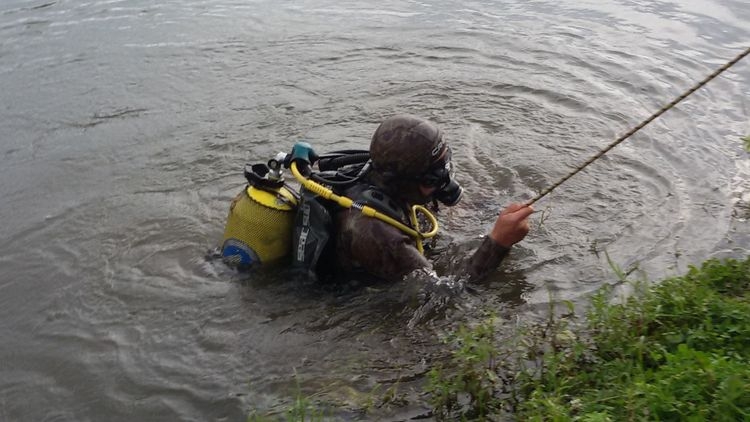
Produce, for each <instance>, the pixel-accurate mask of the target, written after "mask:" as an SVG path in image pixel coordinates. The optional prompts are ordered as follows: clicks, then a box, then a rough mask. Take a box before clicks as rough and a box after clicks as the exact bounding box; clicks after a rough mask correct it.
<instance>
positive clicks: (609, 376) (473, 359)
mask: <svg viewBox="0 0 750 422" xmlns="http://www.w3.org/2000/svg"><path fill="white" fill-rule="evenodd" d="M635 287H636V289H635V293H634V294H633V295H632V296H630V297H629V298H628V299H627V300H624V302H623V303H619V304H612V303H610V299H611V294H612V292H611V291H610V290H609V289H603V290H602V291H600V292H599V293H598V294H596V295H595V296H594V297H593V298H592V300H591V306H590V307H589V310H588V312H587V314H586V315H585V319H584V321H581V322H580V323H576V321H577V320H576V319H575V316H574V313H573V311H574V309H573V306H572V304H570V303H567V302H566V303H564V305H565V306H564V307H562V310H560V309H559V308H561V307H560V306H559V305H557V306H555V305H552V306H551V309H550V312H549V315H550V317H549V318H548V319H547V320H546V321H544V322H541V323H536V324H531V325H528V326H525V327H520V328H519V329H518V332H517V334H516V335H515V336H514V337H513V338H512V339H507V338H506V339H498V338H496V332H497V330H496V329H495V327H496V325H497V321H496V320H495V319H489V320H488V321H485V322H484V323H482V324H479V325H478V326H476V327H472V328H462V329H461V330H459V331H458V332H457V333H456V334H455V335H454V336H452V337H451V338H449V339H448V340H447V341H448V342H450V343H451V344H453V346H454V352H453V354H452V359H451V360H450V362H447V363H446V364H445V365H443V366H440V367H436V368H435V369H434V370H433V371H432V373H431V375H430V379H429V381H428V385H427V387H426V391H427V392H428V394H429V397H430V400H431V404H432V407H433V414H434V416H435V418H436V419H438V420H496V419H504V418H508V417H511V418H513V419H517V420H530V421H642V420H659V421H741V420H750V258H748V259H746V260H744V261H738V260H726V261H717V260H710V261H707V262H705V263H704V264H703V265H702V266H701V267H700V268H691V269H690V271H689V272H688V273H687V274H685V275H684V276H682V277H676V278H670V279H667V280H663V281H662V282H660V283H656V284H653V285H648V284H646V283H636V285H635Z"/></svg>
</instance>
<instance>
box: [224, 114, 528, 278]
mask: <svg viewBox="0 0 750 422" xmlns="http://www.w3.org/2000/svg"><path fill="white" fill-rule="evenodd" d="M451 158H452V157H451V149H450V147H449V146H448V144H447V142H446V141H445V140H444V139H443V135H442V132H441V131H440V129H439V128H438V127H437V126H436V125H435V124H433V123H432V122H429V121H427V120H424V119H422V118H419V117H416V116H412V115H397V116H394V117H391V118H388V119H386V120H385V121H383V122H382V123H381V124H380V126H378V128H377V130H376V131H375V133H374V135H373V137H372V140H371V142H370V148H369V150H345V151H336V152H333V153H330V154H327V155H324V156H318V155H317V154H316V153H315V152H314V151H313V148H312V147H311V146H310V144H308V143H306V142H297V143H296V144H295V145H294V148H293V149H292V152H291V153H289V154H286V153H283V152H282V153H279V154H278V155H277V156H276V157H275V158H273V159H271V160H269V161H268V163H267V164H253V165H250V164H248V165H246V166H245V178H246V179H247V181H248V185H247V186H246V187H245V188H244V189H243V190H242V191H241V192H240V193H239V194H238V195H237V196H236V197H235V199H234V200H233V201H232V203H231V205H230V210H229V217H228V220H227V225H226V228H225V232H224V243H223V246H222V251H221V254H222V258H223V259H224V261H225V262H227V263H228V264H230V265H232V266H235V267H237V268H238V269H244V268H247V269H251V268H255V267H258V266H261V265H265V264H270V263H273V262H282V261H283V260H284V258H286V257H288V256H290V255H291V258H292V264H293V265H292V267H293V268H295V269H298V270H302V271H304V272H305V273H306V274H307V275H309V276H311V277H312V278H316V279H320V278H326V279H328V278H331V277H336V276H337V275H339V274H342V273H346V274H348V273H354V272H364V273H366V274H370V275H373V276H375V277H377V278H381V279H387V280H395V279H399V278H401V277H403V276H405V275H407V274H409V273H412V272H415V274H416V272H417V270H422V271H421V272H420V274H426V275H427V277H428V278H434V276H436V274H435V273H434V271H433V270H432V264H431V263H430V261H429V260H428V259H427V258H426V257H425V256H424V252H425V245H424V241H425V240H429V239H431V238H432V237H434V236H435V235H436V234H437V231H438V223H437V219H436V218H435V216H434V215H433V214H432V212H431V211H430V209H428V206H430V205H431V206H432V208H433V210H434V209H436V208H437V204H438V202H439V203H442V204H444V205H446V206H453V205H456V204H457V203H458V202H459V201H460V199H461V197H462V195H463V189H462V188H461V186H460V185H459V184H458V183H457V182H456V180H455V179H454V178H453V163H452V161H451ZM315 166H317V169H315ZM283 168H288V169H290V170H291V172H292V174H293V175H294V178H295V179H296V181H298V182H299V183H300V184H301V186H300V188H299V191H297V189H296V188H295V187H294V186H291V185H289V184H288V183H287V182H286V181H285V179H284V177H283V175H282V172H283ZM532 212H533V209H532V208H531V207H530V206H525V205H522V204H511V205H509V206H508V207H507V208H505V209H504V210H503V211H502V212H501V213H500V215H499V216H498V217H497V219H496V221H495V223H494V226H493V227H492V230H491V231H490V233H489V234H488V235H487V236H486V238H485V239H484V240H483V242H482V243H481V245H480V246H479V248H478V249H477V250H476V251H475V252H474V254H473V255H472V256H470V257H468V258H467V259H465V260H464V262H463V265H464V267H463V268H462V270H461V271H460V276H461V278H462V279H466V277H464V276H468V280H466V281H475V280H477V279H479V278H481V277H483V276H484V275H486V274H487V273H489V272H490V271H492V270H494V269H495V268H497V266H498V265H499V264H500V262H501V261H502V260H503V258H504V257H505V256H506V255H507V254H508V251H509V250H510V248H511V247H512V246H513V245H514V244H516V243H518V242H520V241H521V240H522V239H523V238H524V237H525V236H526V234H527V233H528V231H529V223H528V216H529V215H530V214H531V213H532ZM425 227H427V228H425Z"/></svg>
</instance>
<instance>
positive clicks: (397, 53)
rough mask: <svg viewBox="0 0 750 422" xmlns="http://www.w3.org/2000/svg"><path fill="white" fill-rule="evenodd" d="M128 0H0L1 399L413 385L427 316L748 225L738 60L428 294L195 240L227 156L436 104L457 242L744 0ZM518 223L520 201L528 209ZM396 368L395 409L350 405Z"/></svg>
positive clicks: (68, 406)
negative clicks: (524, 228) (321, 279)
mask: <svg viewBox="0 0 750 422" xmlns="http://www.w3.org/2000/svg"><path fill="white" fill-rule="evenodd" d="M370 3H371V2H360V1H347V2H339V1H324V0H315V1H307V2H302V3H300V2H296V3H295V2H276V1H267V0H260V1H242V2H240V1H227V0H205V1H196V0H186V1H180V2H174V1H171V2H166V1H165V2H151V1H145V0H107V1H82V0H67V1H66V0H60V1H44V0H41V1H19V0H6V1H4V2H2V5H0V99H1V100H2V101H1V102H0V153H1V154H0V198H2V202H1V203H0V216H2V221H3V223H2V225H0V239H2V246H0V336H1V337H0V338H2V346H0V420H9V421H40V420H49V421H52V420H54V421H68V420H69V421H86V420H111V421H116V420H197V421H205V420H244V418H245V417H246V416H247V415H248V414H249V413H250V412H252V411H253V410H254V409H256V410H258V411H260V412H273V411H283V409H285V407H286V406H287V405H288V403H289V402H290V400H291V398H292V397H293V396H294V395H295V394H297V391H300V392H301V394H303V395H310V394H316V395H315V398H316V399H318V400H320V401H322V402H326V403H332V404H333V405H338V406H341V408H342V409H343V410H342V412H343V413H342V414H341V415H342V417H343V418H345V419H364V420H366V419H386V420H387V419H404V418H409V417H410V416H413V415H416V414H420V413H422V412H423V411H424V409H425V407H424V405H423V404H422V402H421V400H422V397H421V396H420V394H419V390H418V387H419V384H420V382H421V380H422V376H421V374H423V372H424V371H425V370H426V368H427V367H428V366H429V364H430V363H431V362H432V361H433V360H434V359H438V358H439V356H441V355H442V354H443V353H444V352H445V351H444V349H443V346H441V344H440V341H439V339H438V337H439V335H440V334H441V333H444V332H445V331H446V330H448V329H450V327H453V326H455V325H457V324H459V323H463V322H471V321H476V320H477V319H479V318H481V317H482V316H483V315H484V314H485V313H486V312H490V311H494V312H496V313H499V314H500V315H503V316H511V315H515V314H519V315H521V316H522V317H523V316H524V315H528V314H529V313H533V312H535V309H537V308H543V307H544V305H545V303H546V302H547V301H548V299H549V296H550V292H552V294H553V295H554V296H555V297H558V298H564V299H573V300H580V299H581V298H584V297H585V295H586V294H587V293H589V292H591V291H593V290H595V289H596V288H598V287H600V286H602V285H603V284H606V283H614V282H615V281H616V277H615V275H614V274H613V272H612V270H611V269H610V268H609V265H608V263H607V259H606V256H605V253H604V252H605V251H606V252H607V253H608V254H609V256H610V257H611V258H612V260H613V261H614V262H616V263H617V264H618V265H620V266H622V267H623V268H631V267H633V266H635V265H637V266H638V267H639V268H640V269H642V270H643V271H645V272H646V273H647V274H648V275H649V276H650V277H654V278H657V277H661V276H665V275H670V274H675V273H678V272H681V271H682V270H684V269H685V268H686V266H687V265H688V264H693V263H699V262H700V261H702V260H704V259H706V258H709V257H713V256H746V255H747V253H748V252H747V248H748V244H749V243H750V242H749V240H750V229H748V225H747V223H746V221H745V220H746V219H747V218H748V217H750V212H748V204H749V203H750V182H748V180H749V179H748V175H750V163H749V161H748V155H747V154H746V153H745V152H744V151H743V149H742V146H741V142H740V140H739V137H740V136H743V135H747V134H750V117H749V116H750V114H749V113H748V107H750V106H749V105H748V98H750V63H748V62H747V61H745V62H741V63H740V64H739V65H738V66H736V67H735V68H734V69H732V71H730V72H728V73H726V74H725V75H724V76H722V77H721V78H719V79H718V80H716V81H714V82H712V83H711V84H710V85H709V86H708V87H707V88H706V89H703V90H701V91H699V92H697V93H696V94H695V95H693V96H692V97H690V99H689V100H687V101H686V102H684V103H682V104H681V105H680V106H679V107H677V109H675V110H672V111H670V112H669V113H667V114H666V115H665V116H664V117H663V118H661V119H659V120H658V121H656V122H654V123H653V124H652V125H650V126H649V127H648V128H647V129H645V130H644V131H642V132H640V133H639V134H638V135H637V136H635V137H634V138H633V139H631V140H629V141H628V142H626V143H625V144H623V145H621V146H620V147H618V148H617V149H616V150H614V151H613V152H612V153H611V154H609V155H608V156H606V157H605V158H604V159H602V160H600V161H599V162H597V163H596V164H594V165H592V166H591V167H590V168H589V169H588V170H587V171H586V172H585V173H583V174H580V175H578V176H576V177H575V178H573V179H571V180H570V181H569V183H567V184H565V185H563V186H562V187H561V188H560V189H558V190H557V191H555V192H554V193H553V194H552V195H550V196H549V197H547V198H545V199H544V200H542V201H541V202H539V203H538V204H537V208H538V209H540V210H544V211H545V214H544V218H542V215H541V214H536V215H535V221H534V223H533V226H534V228H533V232H532V233H531V235H530V236H529V237H528V238H527V240H526V241H525V242H523V244H522V245H521V246H520V247H517V248H516V249H515V250H514V252H513V254H512V255H511V257H510V258H509V260H508V261H507V262H506V263H505V265H504V266H503V268H502V269H501V270H500V271H498V272H497V273H496V274H493V275H492V276H491V277H490V278H489V280H487V281H486V282H484V283H482V284H481V285H479V286H475V287H474V289H473V290H471V291H468V292H465V293H463V294H461V295H460V296H458V297H455V298H453V300H452V304H451V306H449V307H448V309H446V310H445V311H444V312H441V313H439V314H438V315H425V314H422V313H421V312H422V311H423V310H424V309H423V308H422V307H420V304H419V303H415V295H413V294H412V291H411V290H410V286H408V285H404V283H394V284H376V285H357V284H356V283H354V282H353V283H352V285H349V286H337V287H335V288H334V287H328V286H319V285H314V284H310V283H305V282H303V281H301V280H294V279H290V278H289V277H288V274H285V273H283V272H273V273H266V274H256V275H252V276H243V275H239V274H236V273H234V272H232V271H230V270H228V269H226V268H225V267H224V266H223V265H222V264H220V263H218V262H215V261H211V260H208V259H206V258H205V255H206V252H207V251H208V250H210V249H211V248H212V247H214V246H216V245H217V244H218V242H219V241H220V238H221V234H222V230H223V224H224V220H225V217H226V212H227V207H228V203H229V201H230V199H231V198H232V196H233V195H234V194H235V193H236V192H237V191H238V189H240V188H241V185H242V184H243V178H242V174H241V171H242V167H243V165H244V163H245V162H246V161H256V160H260V161H265V160H267V159H268V158H270V157H271V156H272V155H273V154H275V153H276V152H278V151H281V150H287V149H289V148H290V147H291V145H292V144H293V142H294V141H296V140H298V139H302V138H304V139H307V140H309V141H310V142H311V143H312V144H313V145H314V146H315V147H316V149H318V150H319V151H326V150H332V149H340V148H364V147H366V145H367V143H368V140H369V137H370V135H371V133H372V132H373V131H374V130H375V127H376V126H377V123H378V122H379V121H380V120H381V119H382V118H383V117H385V116H389V115H391V114H394V113H396V112H411V113H414V114H419V115H421V116H424V117H427V118H430V119H432V120H434V121H436V122H438V123H439V124H440V125H441V127H442V128H443V129H444V131H445V133H446V134H447V136H448V138H449V139H450V141H451V142H452V145H453V151H454V157H455V160H456V164H457V167H458V170H459V173H458V178H459V179H460V181H461V182H462V184H463V185H464V187H465V188H466V191H467V197H466V199H465V201H464V202H463V203H462V205H461V206H460V207H458V208H456V209H453V210H450V211H449V212H446V213H444V214H443V215H442V216H441V221H442V223H443V228H444V233H445V235H444V236H443V238H442V240H441V245H442V246H447V245H449V244H457V245H459V249H461V250H462V251H464V252H463V253H468V252H466V251H467V250H469V249H470V248H471V247H473V246H475V245H476V244H477V239H478V237H479V236H481V235H482V234H484V233H486V232H487V230H488V229H489V227H490V224H491V222H492V220H493V218H494V215H495V213H496V212H497V210H498V209H499V208H500V207H502V206H503V205H504V204H507V203H508V202H511V201H521V200H524V199H528V198H530V197H531V196H532V195H533V194H534V193H535V192H538V191H539V190H541V189H543V188H544V187H546V186H548V185H550V184H551V183H553V182H554V181H555V180H556V179H557V178H559V177H561V176H562V175H564V174H566V173H567V172H568V170H569V169H570V168H571V167H573V166H575V165H577V164H579V163H581V162H582V161H584V160H585V159H586V158H588V157H589V156H590V155H592V154H593V153H594V152H596V150H597V149H598V148H600V147H602V146H604V145H606V144H607V143H608V142H610V141H611V140H612V139H614V138H615V137H616V136H617V135H619V134H621V133H623V132H624V131H625V130H627V129H628V128H629V126H632V125H634V124H636V123H637V122H639V121H640V120H641V119H642V118H644V117H645V116H647V115H649V114H650V113H651V112H653V111H654V110H656V109H657V108H658V107H660V106H661V105H662V104H663V103H666V102H667V101H669V100H671V99H672V98H673V97H674V96H676V95H677V94H679V93H680V92H681V91H683V90H684V89H686V88H687V87H689V86H690V85H691V84H692V83H693V82H694V81H697V80H699V79H701V78H703V77H704V76H705V75H707V74H708V73H710V72H711V71H712V70H713V68H715V67H717V66H719V65H720V64H722V63H723V62H724V61H726V60H727V59H729V58H731V57H733V56H734V55H736V54H737V53H738V52H739V51H741V50H742V49H744V48H746V47H747V46H748V43H749V42H750V6H749V5H748V3H747V2H746V1H737V0H705V1H688V0H683V1H676V2H668V1H654V2H651V1H625V0H619V1H614V0H613V1H603V2H602V1H589V2H581V1H563V2H559V1H534V2H527V1H507V2H490V1H465V2H460V3H456V2H447V1H423V2H417V1H412V2H391V1H386V2H380V3H381V4H379V5H377V6H373V5H371V4H370ZM542 220H543V221H542ZM393 386H397V391H398V394H399V395H403V397H404V398H405V399H406V400H407V404H405V405H403V406H400V407H398V406H393V407H390V408H381V409H377V408H376V409H373V410H372V413H369V414H367V415H362V414H361V413H359V412H358V409H361V408H362V406H364V404H365V403H366V401H367V399H368V397H369V395H370V393H371V392H373V391H375V392H376V394H377V393H378V392H383V391H384V390H385V389H387V388H389V387H393Z"/></svg>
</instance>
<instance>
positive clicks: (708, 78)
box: [526, 47, 750, 206]
mask: <svg viewBox="0 0 750 422" xmlns="http://www.w3.org/2000/svg"><path fill="white" fill-rule="evenodd" d="M748 54H750V47H748V48H747V49H746V50H745V51H743V52H742V53H740V54H739V55H737V57H735V58H734V59H732V60H730V61H729V62H727V63H726V64H725V65H723V66H721V67H720V68H718V69H716V70H715V71H714V72H713V73H711V74H710V75H708V76H706V77H705V78H704V79H703V80H702V81H700V82H698V83H697V84H695V85H694V86H693V87H692V88H690V89H688V90H687V91H685V92H684V93H683V94H682V95H680V96H679V97H677V98H675V99H674V100H672V102H671V103H669V104H667V105H665V106H664V107H662V108H661V109H659V111H657V112H656V113H654V114H652V115H651V116H649V117H648V118H646V120H644V121H642V122H641V123H640V124H639V125H638V126H635V127H634V128H632V129H630V130H629V131H628V132H627V133H625V134H624V135H622V136H620V137H619V138H617V139H616V140H615V141H614V142H612V143H611V144H609V145H607V147H606V148H604V149H603V150H601V151H599V152H598V153H596V154H595V155H594V156H593V157H591V158H589V159H588V160H586V162H585V163H583V164H581V165H580V166H578V167H576V168H575V169H574V170H573V171H571V172H570V173H569V174H568V175H567V176H565V177H563V178H562V179H560V180H559V181H557V182H556V183H555V184H553V185H552V186H550V187H548V188H547V189H545V190H543V191H542V192H541V193H539V194H538V195H537V196H535V197H534V198H533V199H532V200H530V201H529V202H527V203H526V205H527V206H529V205H532V204H533V203H534V202H536V201H538V200H540V199H542V198H543V197H545V196H546V195H547V194H548V193H550V192H552V191H553V190H555V189H556V188H557V187H558V186H560V185H562V184H563V183H565V182H566V181H567V180H568V179H570V178H571V177H573V176H575V175H576V174H578V172H580V171H581V170H583V169H584V168H586V166H588V165H589V164H591V163H593V162H594V161H596V160H598V159H599V158H600V157H601V156H602V155H604V154H606V153H608V152H609V151H610V150H611V149H612V148H614V147H616V146H617V145H619V144H620V143H621V142H622V141H624V140H626V139H628V138H629V137H630V136H632V135H633V134H634V133H636V132H638V131H639V130H641V129H643V127H644V126H646V125H647V124H649V123H651V122H652V121H654V120H655V119H656V118H657V117H659V116H661V115H662V114H664V113H665V112H666V111H667V110H669V109H670V108H672V107H674V106H676V105H677V103H679V102H680V101H682V100H684V99H685V98H687V97H688V96H689V95H690V94H692V93H693V92H695V91H697V90H699V89H700V88H702V87H703V85H705V84H707V83H708V82H710V81H711V80H712V79H714V78H715V77H717V76H719V75H720V74H721V73H722V72H724V71H725V70H727V69H729V68H730V67H732V66H734V65H735V64H736V63H737V62H738V61H740V60H742V59H743V58H745V56H747V55H748Z"/></svg>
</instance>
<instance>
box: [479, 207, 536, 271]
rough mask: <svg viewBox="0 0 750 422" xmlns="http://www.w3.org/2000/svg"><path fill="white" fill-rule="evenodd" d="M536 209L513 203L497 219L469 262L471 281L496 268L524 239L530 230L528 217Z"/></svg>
mask: <svg viewBox="0 0 750 422" xmlns="http://www.w3.org/2000/svg"><path fill="white" fill-rule="evenodd" d="M533 212H534V209H533V208H531V207H530V206H526V205H523V204H511V205H509V206H508V207H507V208H505V209H504V210H503V211H502V212H501V213H500V215H499V216H498V217H497V220H495V224H494V226H493V227H492V231H490V233H489V235H488V236H487V237H485V238H484V241H483V242H482V244H481V245H480V246H479V249H477V250H476V251H475V252H474V255H472V256H471V258H470V259H469V261H468V263H467V269H466V270H467V272H468V273H469V277H470V280H471V281H477V280H479V279H481V278H482V277H484V276H486V275H487V274H488V273H489V272H491V271H493V270H494V269H496V268H497V267H498V266H499V265H500V263H501V262H502V261H503V259H504V258H505V257H506V256H507V255H508V252H510V248H511V246H513V245H515V244H516V243H518V242H520V241H521V240H523V238H524V237H526V234H528V232H529V221H528V217H529V215H531V213H533Z"/></svg>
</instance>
